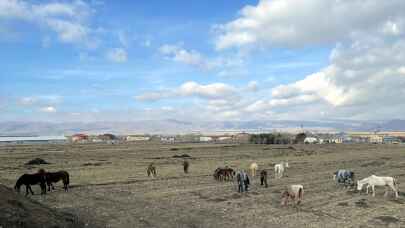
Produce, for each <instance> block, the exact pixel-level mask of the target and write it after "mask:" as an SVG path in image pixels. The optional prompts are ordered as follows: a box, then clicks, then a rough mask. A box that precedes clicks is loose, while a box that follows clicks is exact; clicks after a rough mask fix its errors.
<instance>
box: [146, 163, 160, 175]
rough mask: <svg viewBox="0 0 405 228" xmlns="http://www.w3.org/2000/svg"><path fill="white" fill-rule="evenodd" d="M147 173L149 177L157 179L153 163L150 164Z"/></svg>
mask: <svg viewBox="0 0 405 228" xmlns="http://www.w3.org/2000/svg"><path fill="white" fill-rule="evenodd" d="M146 173H147V174H148V177H150V176H151V175H152V176H153V177H156V175H157V174H156V167H155V165H154V164H153V163H150V164H149V166H148V169H147V170H146Z"/></svg>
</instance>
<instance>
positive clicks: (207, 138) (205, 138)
mask: <svg viewBox="0 0 405 228" xmlns="http://www.w3.org/2000/svg"><path fill="white" fill-rule="evenodd" d="M211 141H213V138H212V137H210V136H200V142H211Z"/></svg>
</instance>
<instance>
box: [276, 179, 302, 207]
mask: <svg viewBox="0 0 405 228" xmlns="http://www.w3.org/2000/svg"><path fill="white" fill-rule="evenodd" d="M303 198H304V186H302V185H301V184H293V185H290V186H287V188H286V190H285V191H284V192H283V193H282V194H281V205H283V206H287V204H288V199H292V200H293V201H294V203H295V205H298V204H300V203H301V201H302V200H303Z"/></svg>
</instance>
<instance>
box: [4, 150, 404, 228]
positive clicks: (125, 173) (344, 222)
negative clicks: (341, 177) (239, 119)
mask: <svg viewBox="0 0 405 228" xmlns="http://www.w3.org/2000/svg"><path fill="white" fill-rule="evenodd" d="M182 154H188V155H190V156H191V159H189V161H190V173H189V174H184V173H183V169H182V166H181V164H182V161H183V159H181V158H173V157H172V156H174V155H182ZM34 158H42V159H44V160H46V161H47V162H49V163H51V164H47V165H40V166H27V165H24V164H25V163H26V162H27V161H29V160H31V159H34ZM0 160H1V162H0V183H2V184H5V185H7V186H9V187H13V186H14V183H15V180H16V179H17V177H18V176H20V175H22V174H23V173H33V172H35V171H36V170H37V169H38V168H39V167H41V168H45V169H46V170H48V171H57V170H67V171H68V172H69V173H70V175H71V189H70V191H69V192H67V193H66V192H64V191H63V189H62V183H58V184H57V185H56V187H57V189H56V190H55V191H53V192H51V193H48V194H47V195H46V196H40V195H39V193H40V189H39V186H34V187H33V190H34V191H35V193H37V194H36V195H34V196H29V197H30V198H32V199H34V200H36V201H38V202H40V203H42V204H45V205H47V206H49V207H51V208H57V209H60V210H66V211H69V212H71V213H75V214H76V216H78V217H79V218H80V219H81V221H86V220H87V221H86V222H87V223H88V224H89V225H88V226H89V227H91V224H94V220H97V223H102V224H105V226H106V227H159V228H160V227H250V228H253V227H362V228H366V227H405V194H404V192H401V184H400V197H399V199H394V198H393V196H392V195H390V196H389V197H386V198H385V197H384V196H383V194H384V190H385V188H384V187H380V188H376V191H377V194H376V197H375V198H373V197H372V196H370V195H365V193H362V194H360V193H356V192H354V191H352V190H350V189H344V188H343V187H340V186H337V185H336V184H335V183H334V181H333V180H332V173H333V172H334V171H336V170H337V169H341V168H343V169H351V170H353V171H354V172H355V173H356V177H357V178H363V177H367V176H369V175H371V174H375V175H387V176H394V177H396V178H398V181H399V183H403V182H405V145H337V144H336V145H332V144H331V145H285V146H280V145H271V146H269V145H219V144H211V145H210V144H171V145H164V144H115V145H106V144H76V145H72V144H67V145H15V146H0ZM280 161H288V162H289V164H290V168H289V169H287V173H286V174H287V176H286V177H284V178H282V179H274V178H273V177H274V172H273V168H272V167H273V164H275V163H277V162H280ZM150 162H154V163H155V165H156V167H157V172H158V176H157V177H156V178H148V177H147V175H146V168H147V165H148V164H149V163H150ZM251 162H257V163H258V164H259V169H268V170H269V173H270V178H269V185H270V186H269V187H268V188H263V187H261V186H260V184H259V178H258V177H255V178H253V184H252V186H251V190H250V192H248V193H243V194H239V193H237V191H236V185H235V182H218V181H215V180H214V179H213V177H212V174H213V171H214V170H215V168H217V167H219V166H225V165H228V166H230V167H232V168H235V169H247V168H248V166H249V164H250V163H251ZM288 184H302V185H304V201H303V203H302V205H301V206H300V207H299V208H296V207H293V206H288V207H282V206H280V194H281V191H282V190H283V189H284V188H285V186H286V185H288ZM92 220H93V221H92Z"/></svg>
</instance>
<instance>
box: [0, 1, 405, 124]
mask: <svg viewBox="0 0 405 228" xmlns="http://www.w3.org/2000/svg"><path fill="white" fill-rule="evenodd" d="M403 12H405V1H403V0H390V1H380V0H330V1H325V0H306V1H301V0H240V1H238V0H223V1H217V0H204V1H189V0H172V1H158V0H148V1H146V0H145V1H142V0H139V1H130V0H127V1H112V0H111V1H107V0H104V1H103V0H73V1H63V0H58V1H39V0H31V1H23V0H0V121H3V122H4V121H6V122H7V121H53V122H66V121H85V122H91V121H131V120H162V119H177V120H188V121H201V120H204V121H206V120H207V121H227V120H242V121H243V120H336V119H342V120H346V119H347V120H349V119H350V120H389V119H395V118H401V117H403V116H404V114H405V113H404V111H403V110H405V102H403V97H404V95H405V52H403V50H405V36H404V29H405V14H404V13H403Z"/></svg>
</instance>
